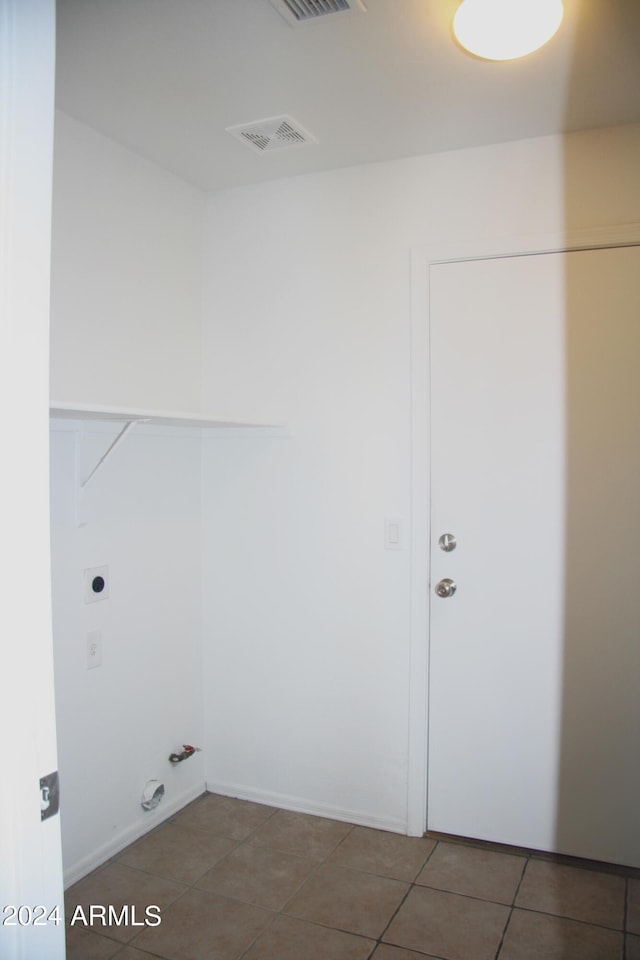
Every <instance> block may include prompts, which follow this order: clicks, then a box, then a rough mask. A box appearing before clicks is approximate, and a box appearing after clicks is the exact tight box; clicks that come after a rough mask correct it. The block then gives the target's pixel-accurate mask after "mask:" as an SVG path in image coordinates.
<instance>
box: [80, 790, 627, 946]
mask: <svg viewBox="0 0 640 960" xmlns="http://www.w3.org/2000/svg"><path fill="white" fill-rule="evenodd" d="M65 899H66V910H67V923H68V924H69V921H70V919H71V917H72V916H73V914H74V912H75V913H76V916H77V917H78V920H77V922H76V923H75V924H74V925H73V926H68V928H67V957H68V960H110V958H117V960H145V958H147V960H148V958H150V957H155V958H158V957H161V958H163V960H240V958H242V960H368V958H371V960H425V958H438V960H496V958H497V960H640V871H629V870H627V871H625V870H622V869H621V870H619V871H616V870H612V869H611V868H609V867H607V866H605V865H601V866H600V867H598V866H597V865H595V866H594V865H592V864H581V865H580V866H576V865H575V862H574V863H569V862H566V861H564V860H563V861H559V859H558V858H555V859H553V858H544V857H543V856H541V855H535V854H534V855H529V854H528V853H527V852H523V851H520V850H513V851H512V850H509V849H508V848H507V849H506V850H505V849H503V848H500V849H494V848H489V847H488V846H486V845H481V844H475V845H474V844H472V843H464V842H456V841H452V840H451V839H440V838H423V839H413V838H408V837H403V836H398V835H396V834H392V833H385V832H383V831H380V830H372V829H369V828H365V827H358V826H352V825H351V824H347V823H339V822H337V821H335V820H325V819H323V818H320V817H313V816H308V815H306V814H299V813H290V812H287V811H285V810H276V809H274V808H272V807H267V806H262V805H260V804H257V803H249V802H247V801H243V800H233V799H229V798H226V797H221V796H216V795H214V794H205V795H204V796H202V797H201V798H199V799H198V800H196V801H194V803H192V804H190V805H189V806H188V807H186V808H185V809H184V810H182V811H181V812H180V813H179V814H178V815H177V816H175V817H174V818H173V819H172V820H170V821H168V822H167V823H165V824H163V825H162V826H160V827H158V828H157V829H156V830H154V831H153V832H151V833H149V834H147V836H145V837H143V838H142V839H141V840H138V841H137V842H136V843H134V844H132V845H131V846H130V847H127V849H125V850H123V851H122V852H121V853H120V854H118V856H116V857H115V858H114V859H112V860H110V861H109V862H108V863H106V864H104V865H103V866H102V867H99V868H98V869H97V870H95V871H94V872H93V873H92V874H90V875H89V876H87V877H85V878H84V879H83V880H81V881H79V882H78V883H77V884H75V886H73V887H71V888H70V889H69V890H68V891H67V894H66V898H65ZM92 904H93V905H94V906H106V907H108V906H109V905H112V906H113V907H114V908H115V911H116V914H117V915H118V916H120V914H121V910H122V907H123V906H125V905H126V906H127V907H128V918H129V920H130V921H132V922H131V923H130V924H129V925H117V924H116V925H112V926H102V925H101V921H100V918H99V917H96V920H97V923H96V924H94V925H93V926H92V927H91V928H90V927H88V926H85V925H84V924H83V919H82V918H83V917H84V918H86V919H87V921H88V919H89V917H90V912H89V906H90V905H92ZM151 905H153V906H154V907H157V908H158V909H159V915H160V917H161V922H160V923H159V924H158V925H155V926H152V925H150V924H149V925H145V924H144V920H145V916H146V917H147V919H149V920H151V921H154V920H155V919H157V916H158V911H157V910H153V911H150V913H149V914H145V908H146V907H149V906H151ZM78 906H79V907H81V908H82V912H80V911H78V910H77V909H76V908H77V907H78ZM134 907H135V911H134V910H133V908H134ZM134 921H135V922H134Z"/></svg>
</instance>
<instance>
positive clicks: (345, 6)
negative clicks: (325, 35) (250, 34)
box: [271, 0, 367, 27]
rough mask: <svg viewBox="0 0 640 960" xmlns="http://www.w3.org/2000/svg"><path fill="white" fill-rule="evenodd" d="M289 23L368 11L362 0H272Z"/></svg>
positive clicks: (293, 25) (297, 24)
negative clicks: (336, 14)
mask: <svg viewBox="0 0 640 960" xmlns="http://www.w3.org/2000/svg"><path fill="white" fill-rule="evenodd" d="M271 3H272V5H273V6H274V7H275V8H276V10H277V11H278V13H279V14H280V15H281V16H283V17H284V19H285V20H286V21H287V23H288V24H290V25H291V26H292V27H297V26H299V25H300V24H301V23H313V22H314V21H315V20H322V19H323V18H324V17H326V16H328V15H329V14H332V13H366V12H367V8H366V7H365V5H364V3H363V2H362V0H271Z"/></svg>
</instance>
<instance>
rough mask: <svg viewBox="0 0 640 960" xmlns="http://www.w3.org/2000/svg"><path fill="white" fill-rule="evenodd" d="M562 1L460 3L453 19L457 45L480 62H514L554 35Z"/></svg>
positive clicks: (480, 0) (464, 0) (481, 0)
mask: <svg viewBox="0 0 640 960" xmlns="http://www.w3.org/2000/svg"><path fill="white" fill-rule="evenodd" d="M563 12H564V11H563V7H562V0H462V3H461V4H460V6H459V7H458V9H457V11H456V14H455V16H454V18H453V32H454V34H455V36H456V39H457V40H458V42H459V43H460V44H461V45H462V46H463V47H464V48H465V50H468V51H469V53H473V54H474V55H475V56H476V57H482V58H483V59H484V60H515V59H517V58H518V57H525V56H526V55H527V54H528V53H533V51H534V50H537V49H538V48H539V47H542V46H543V45H544V44H545V43H546V42H547V40H550V39H551V37H552V36H553V35H554V33H556V31H557V29H558V27H559V26H560V23H561V22H562V15H563Z"/></svg>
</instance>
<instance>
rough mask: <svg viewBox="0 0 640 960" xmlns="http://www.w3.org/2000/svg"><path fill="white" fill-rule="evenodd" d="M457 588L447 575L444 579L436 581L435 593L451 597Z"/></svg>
mask: <svg viewBox="0 0 640 960" xmlns="http://www.w3.org/2000/svg"><path fill="white" fill-rule="evenodd" d="M457 589H458V585H457V584H456V583H454V581H453V580H451V579H450V578H449V577H445V579H444V580H439V581H438V582H437V583H436V594H437V595H438V596H439V597H444V598H446V597H452V596H453V595H454V593H455V592H456V590H457Z"/></svg>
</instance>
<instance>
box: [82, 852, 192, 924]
mask: <svg viewBox="0 0 640 960" xmlns="http://www.w3.org/2000/svg"><path fill="white" fill-rule="evenodd" d="M185 889H186V888H185V886H184V884H181V883H176V882H175V881H173V880H165V879H163V878H162V877H155V876H152V875H151V874H148V873H142V871H140V870H134V869H133V868H132V867H126V866H125V865H124V864H123V863H108V864H107V865H106V866H104V867H100V868H99V869H98V870H95V871H94V872H93V873H91V874H89V876H87V877H85V878H84V879H83V880H80V881H79V882H78V883H76V884H74V886H73V887H70V888H69V890H67V892H66V893H65V913H66V917H67V923H70V921H71V919H72V918H73V915H74V912H75V910H76V907H81V908H82V911H83V913H84V916H85V917H86V919H87V921H89V918H90V917H89V907H90V906H91V905H94V907H96V906H98V907H99V906H102V907H105V908H107V918H106V919H108V908H109V906H112V907H113V908H114V911H115V913H116V915H117V917H120V916H124V915H123V914H122V910H123V907H125V906H126V907H127V908H128V919H129V920H130V921H132V922H131V923H129V924H126V925H120V924H118V923H112V924H106V925H105V923H106V920H105V923H103V922H102V920H100V919H99V918H96V920H95V922H94V923H93V924H92V925H91V929H92V930H93V932H94V933H103V934H107V935H108V936H109V937H111V938H112V939H114V940H120V941H121V942H123V943H127V942H128V941H129V940H131V938H132V937H134V936H135V935H136V934H137V933H139V932H140V929H141V928H140V926H136V925H135V924H140V923H144V921H145V908H146V907H148V906H158V907H159V908H160V910H161V912H164V910H165V909H166V908H167V907H168V906H169V904H170V903H172V902H173V901H174V900H175V899H176V898H177V897H179V896H180V894H181V893H183V892H184V890H185ZM134 921H135V924H134ZM80 923H81V915H80V913H78V914H77V924H76V925H78V926H79V925H80Z"/></svg>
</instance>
